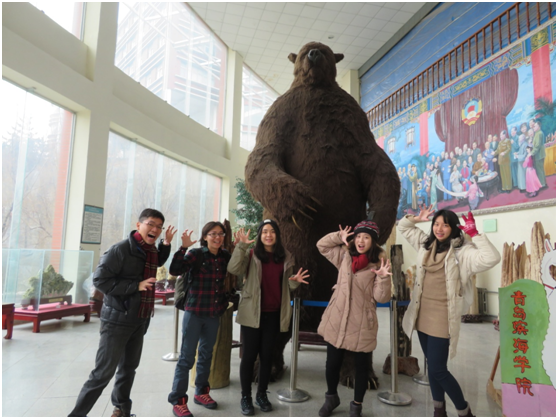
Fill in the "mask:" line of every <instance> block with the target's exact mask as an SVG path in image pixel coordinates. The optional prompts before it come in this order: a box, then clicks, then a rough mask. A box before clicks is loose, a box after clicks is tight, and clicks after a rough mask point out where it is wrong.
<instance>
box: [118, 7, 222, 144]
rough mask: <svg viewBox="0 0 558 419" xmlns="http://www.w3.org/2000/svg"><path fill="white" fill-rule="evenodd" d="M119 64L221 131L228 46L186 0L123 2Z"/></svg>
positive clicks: (199, 119)
mask: <svg viewBox="0 0 558 419" xmlns="http://www.w3.org/2000/svg"><path fill="white" fill-rule="evenodd" d="M115 57H116V58H115V65H116V66H117V67H118V68H120V69H121V70H122V71H124V72H125V73H126V74H128V75H129V76H130V77H132V78H133V79H134V80H136V81H139V82H140V83H141V84H142V86H144V87H146V88H147V89H149V90H150V91H151V92H153V93H154V94H156V95H157V96H159V97H160V98H161V99H163V100H166V101H167V102H168V103H170V104H171V105H172V106H174V107H175V108H176V109H178V110H180V111H181V112H183V113H185V114H186V115H188V116H190V117H191V118H192V119H193V120H195V121H196V122H198V123H200V124H201V125H203V126H206V127H209V128H210V129H211V130H212V131H214V132H216V133H217V134H219V135H223V123H224V109H225V87H226V84H225V82H226V72H227V68H226V63H227V47H226V45H225V44H223V43H222V42H221V41H220V40H219V39H218V38H217V37H216V36H215V35H214V34H213V33H212V32H211V31H210V30H209V29H208V28H207V26H205V24H204V23H203V22H202V21H201V20H200V19H199V18H198V17H197V16H196V15H195V14H194V13H193V12H192V11H191V9H190V8H189V7H188V6H187V5H186V4H185V3H143V2H138V3H119V10H118V40H117V45H116V54H115Z"/></svg>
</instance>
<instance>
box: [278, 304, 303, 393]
mask: <svg viewBox="0 0 558 419" xmlns="http://www.w3.org/2000/svg"><path fill="white" fill-rule="evenodd" d="M299 317H300V298H299V297H295V298H294V302H293V337H292V339H291V345H292V346H291V381H290V386H289V388H284V389H281V390H279V391H278V392H277V397H278V398H279V400H282V401H284V402H289V403H299V402H304V401H306V400H308V399H309V398H310V395H309V394H308V393H307V392H306V391H304V390H299V389H297V388H296V373H297V367H298V323H299Z"/></svg>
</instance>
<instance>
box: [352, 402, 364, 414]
mask: <svg viewBox="0 0 558 419" xmlns="http://www.w3.org/2000/svg"><path fill="white" fill-rule="evenodd" d="M349 416H350V417H357V418H360V417H361V416H362V403H361V404H356V403H355V402H351V408H350V410H349Z"/></svg>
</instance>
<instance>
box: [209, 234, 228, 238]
mask: <svg viewBox="0 0 558 419" xmlns="http://www.w3.org/2000/svg"><path fill="white" fill-rule="evenodd" d="M207 235H208V236H209V237H211V238H213V239H214V238H215V237H225V233H208V234H207Z"/></svg>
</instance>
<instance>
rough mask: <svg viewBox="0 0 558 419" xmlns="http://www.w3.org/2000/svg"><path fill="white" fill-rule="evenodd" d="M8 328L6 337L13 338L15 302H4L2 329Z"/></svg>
mask: <svg viewBox="0 0 558 419" xmlns="http://www.w3.org/2000/svg"><path fill="white" fill-rule="evenodd" d="M4 329H6V330H7V332H6V336H4V339H11V338H12V331H13V330H14V305H13V303H8V304H2V330H4Z"/></svg>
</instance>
